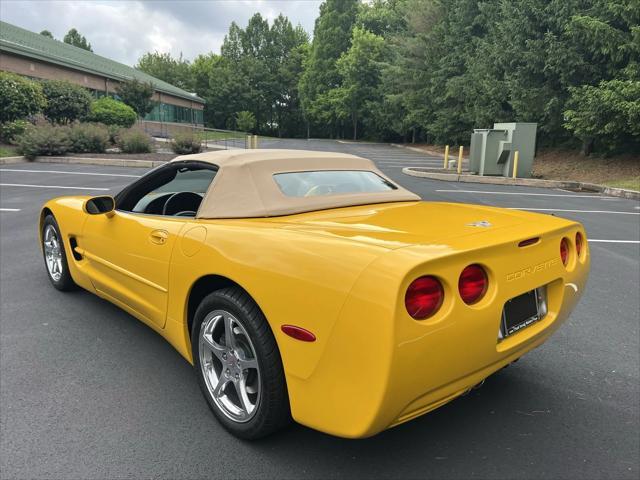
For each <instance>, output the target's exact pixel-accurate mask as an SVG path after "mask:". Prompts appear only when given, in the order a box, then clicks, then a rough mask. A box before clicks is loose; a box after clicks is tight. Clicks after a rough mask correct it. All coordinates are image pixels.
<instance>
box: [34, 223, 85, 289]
mask: <svg viewBox="0 0 640 480" xmlns="http://www.w3.org/2000/svg"><path fill="white" fill-rule="evenodd" d="M50 228H53V230H54V231H55V235H56V239H57V241H58V250H59V252H60V257H61V258H60V260H61V262H60V264H61V265H60V266H61V268H60V270H61V272H59V276H58V275H55V274H52V272H51V271H50V269H49V267H48V265H47V255H46V252H45V235H46V233H47V229H50ZM40 234H41V237H42V245H41V247H42V257H43V259H44V266H45V269H46V271H47V277H49V281H50V282H51V285H53V286H54V287H55V288H57V289H58V290H60V291H62V292H69V291H72V290H77V289H78V286H77V285H76V283H75V282H74V281H73V278H71V272H70V271H69V264H68V263H67V252H66V248H65V245H64V238H63V237H62V234H61V233H60V227H59V226H58V222H56V219H55V217H54V216H53V215H51V214H49V215H47V216H46V217H45V218H44V221H43V222H42V231H41V232H40Z"/></svg>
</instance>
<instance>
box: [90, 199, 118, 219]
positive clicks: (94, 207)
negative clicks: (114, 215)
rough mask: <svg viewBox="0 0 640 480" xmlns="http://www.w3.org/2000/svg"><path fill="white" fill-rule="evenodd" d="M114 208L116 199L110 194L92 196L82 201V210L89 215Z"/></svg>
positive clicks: (108, 211)
mask: <svg viewBox="0 0 640 480" xmlns="http://www.w3.org/2000/svg"><path fill="white" fill-rule="evenodd" d="M115 208H116V201H115V200H114V199H113V197H112V196H110V195H104V196H101V197H93V198H90V199H89V200H87V201H86V202H84V211H85V212H87V213H88V214H89V215H100V214H102V213H111V212H113V210H114V209H115Z"/></svg>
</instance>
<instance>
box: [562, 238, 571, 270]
mask: <svg viewBox="0 0 640 480" xmlns="http://www.w3.org/2000/svg"><path fill="white" fill-rule="evenodd" d="M560 258H561V259H562V263H563V264H564V265H566V264H567V262H568V261H569V240H567V239H566V238H563V239H562V241H561V242H560Z"/></svg>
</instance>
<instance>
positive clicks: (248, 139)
mask: <svg viewBox="0 0 640 480" xmlns="http://www.w3.org/2000/svg"><path fill="white" fill-rule="evenodd" d="M252 143H253V142H252V141H251V135H247V138H246V140H245V142H244V144H245V148H248V149H251V148H253V147H252V146H251V144H252Z"/></svg>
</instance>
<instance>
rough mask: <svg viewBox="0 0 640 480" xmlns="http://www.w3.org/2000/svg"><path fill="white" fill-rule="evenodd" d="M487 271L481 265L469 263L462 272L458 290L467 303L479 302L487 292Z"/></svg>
mask: <svg viewBox="0 0 640 480" xmlns="http://www.w3.org/2000/svg"><path fill="white" fill-rule="evenodd" d="M488 284H489V281H488V279H487V273H486V272H485V271H484V268H482V267H481V266H480V265H469V266H468V267H466V268H465V269H464V270H463V271H462V273H461V274H460V278H459V279H458V291H459V292H460V297H462V300H464V303H466V304H467V305H472V304H474V303H476V302H478V301H479V300H480V299H481V298H482V297H484V294H485V293H486V292H487V285H488Z"/></svg>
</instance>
